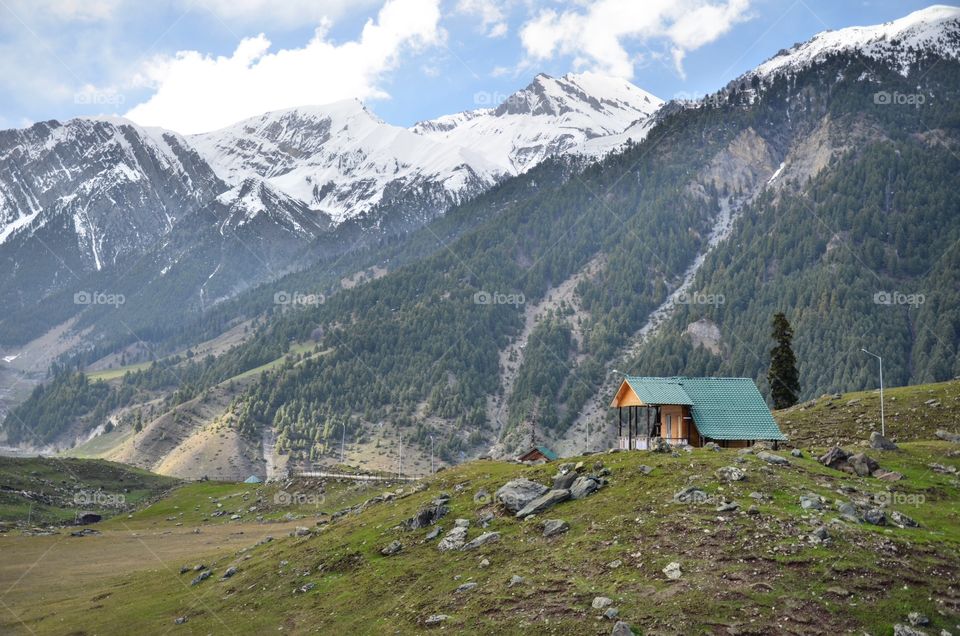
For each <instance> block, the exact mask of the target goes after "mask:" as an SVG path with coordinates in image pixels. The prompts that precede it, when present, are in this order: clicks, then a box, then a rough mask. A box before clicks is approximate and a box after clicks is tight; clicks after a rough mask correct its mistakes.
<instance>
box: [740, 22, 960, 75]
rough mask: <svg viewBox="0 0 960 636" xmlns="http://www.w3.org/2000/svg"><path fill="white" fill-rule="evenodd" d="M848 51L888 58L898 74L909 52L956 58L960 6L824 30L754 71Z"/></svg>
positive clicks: (788, 67) (797, 65)
mask: <svg viewBox="0 0 960 636" xmlns="http://www.w3.org/2000/svg"><path fill="white" fill-rule="evenodd" d="M852 51H857V52H859V53H861V54H862V55H865V56H866V57H869V58H873V59H876V60H889V61H892V62H893V63H894V64H896V66H897V67H898V68H899V70H900V72H901V73H906V71H907V70H909V64H910V62H911V60H912V58H913V55H914V54H916V53H918V52H921V51H922V52H924V53H931V54H936V55H939V56H941V57H945V58H952V59H956V58H957V57H958V56H960V7H951V6H947V5H934V6H930V7H927V8H926V9H921V10H919V11H914V12H913V13H911V14H909V15H906V16H904V17H902V18H900V19H898V20H893V21H891V22H885V23H883V24H877V25H874V26H862V27H859V26H858V27H849V28H846V29H839V30H837V31H824V32H823V33H819V34H817V35H815V36H814V37H813V38H811V39H809V40H807V41H806V42H802V43H799V44H795V45H793V46H792V47H791V48H789V49H786V50H783V51H780V52H779V53H777V55H775V56H774V57H772V58H770V59H769V60H767V61H766V62H764V63H763V64H761V65H760V66H758V67H757V68H756V69H755V70H754V73H755V74H756V75H759V76H760V77H762V78H769V77H772V76H775V75H779V74H783V73H789V72H791V71H795V70H798V69H802V68H805V67H808V66H810V65H812V64H814V63H816V62H818V61H821V60H823V59H825V58H826V57H828V56H830V55H836V54H838V53H845V52H852Z"/></svg>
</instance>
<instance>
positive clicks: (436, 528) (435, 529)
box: [424, 526, 443, 541]
mask: <svg viewBox="0 0 960 636" xmlns="http://www.w3.org/2000/svg"><path fill="white" fill-rule="evenodd" d="M441 532H443V526H434V527H433V529H431V530H430V532H428V533H427V536H425V537H424V539H426V540H427V541H433V540H434V539H436V538H437V537H439V536H440V533H441Z"/></svg>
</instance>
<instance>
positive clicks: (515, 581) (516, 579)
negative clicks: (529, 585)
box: [507, 574, 527, 587]
mask: <svg viewBox="0 0 960 636" xmlns="http://www.w3.org/2000/svg"><path fill="white" fill-rule="evenodd" d="M526 582H527V579H525V578H523V577H522V576H519V575H517V574H514V575H513V576H511V577H510V582H509V583H507V587H513V586H515V585H524V584H525V583H526Z"/></svg>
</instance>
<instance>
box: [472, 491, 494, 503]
mask: <svg viewBox="0 0 960 636" xmlns="http://www.w3.org/2000/svg"><path fill="white" fill-rule="evenodd" d="M489 499H490V493H488V492H487V491H486V489H484V488H481V489H480V490H478V491H477V492H476V493H474V495H473V503H486V502H487V501H488V500H489Z"/></svg>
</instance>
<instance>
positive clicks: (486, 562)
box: [480, 559, 490, 568]
mask: <svg viewBox="0 0 960 636" xmlns="http://www.w3.org/2000/svg"><path fill="white" fill-rule="evenodd" d="M480 567H482V568H488V567H490V559H481V560H480Z"/></svg>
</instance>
